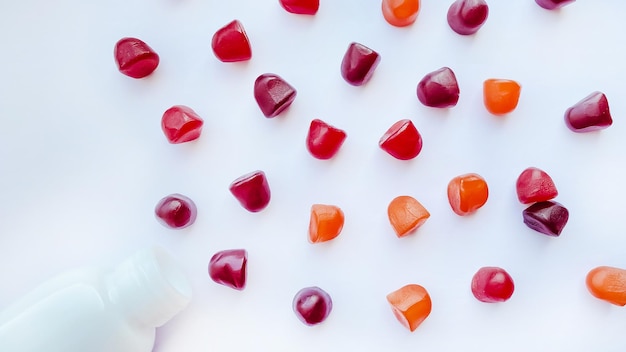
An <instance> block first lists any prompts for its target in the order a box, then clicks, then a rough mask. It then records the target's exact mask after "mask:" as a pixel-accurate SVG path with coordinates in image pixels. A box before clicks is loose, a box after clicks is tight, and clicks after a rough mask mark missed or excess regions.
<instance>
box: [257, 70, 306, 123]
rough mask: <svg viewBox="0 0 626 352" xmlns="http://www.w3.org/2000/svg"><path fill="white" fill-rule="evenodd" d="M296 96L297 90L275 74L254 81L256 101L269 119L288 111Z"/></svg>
mask: <svg viewBox="0 0 626 352" xmlns="http://www.w3.org/2000/svg"><path fill="white" fill-rule="evenodd" d="M296 94H297V91H296V90H295V88H293V87H292V86H291V85H290V84H289V83H287V82H286V81H285V80H284V79H282V77H280V76H278V75H275V74H273V73H265V74H262V75H260V76H259V77H257V79H256V80H255V81H254V99H255V100H256V102H257V104H258V105H259V108H260V109H261V112H263V115H265V117H267V118H271V117H276V116H278V115H279V114H280V113H281V112H283V110H285V109H287V108H288V107H289V105H291V103H293V101H294V99H296Z"/></svg>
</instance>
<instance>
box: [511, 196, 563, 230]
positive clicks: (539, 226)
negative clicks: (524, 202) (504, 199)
mask: <svg viewBox="0 0 626 352" xmlns="http://www.w3.org/2000/svg"><path fill="white" fill-rule="evenodd" d="M522 215H523V218H524V224H526V226H528V227H529V228H531V229H533V230H535V231H537V232H540V233H543V234H545V235H548V236H554V237H557V236H559V235H560V234H561V231H563V228H564V227H565V225H566V224H567V220H568V219H569V211H568V210H567V209H566V208H565V207H564V206H562V205H561V204H559V203H557V202H554V201H545V202H537V203H535V204H533V205H531V206H529V207H528V208H526V209H524V211H523V213H522Z"/></svg>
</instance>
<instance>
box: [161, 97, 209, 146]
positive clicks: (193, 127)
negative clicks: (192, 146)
mask: <svg viewBox="0 0 626 352" xmlns="http://www.w3.org/2000/svg"><path fill="white" fill-rule="evenodd" d="M203 124H204V121H203V120H202V118H201V117H200V116H198V114H196V112H195V111H193V109H191V108H190V107H187V106H184V105H175V106H172V107H171V108H169V109H167V110H166V111H165V112H164V113H163V117H162V118H161V129H162V130H163V133H164V134H165V137H166V138H167V140H168V141H169V142H170V143H172V144H179V143H185V142H190V141H193V140H195V139H198V138H199V137H200V133H201V132H202V125H203Z"/></svg>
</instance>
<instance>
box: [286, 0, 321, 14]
mask: <svg viewBox="0 0 626 352" xmlns="http://www.w3.org/2000/svg"><path fill="white" fill-rule="evenodd" d="M279 2H280V5H281V6H282V7H283V8H284V9H285V10H286V11H287V12H291V13H295V14H297V15H315V14H316V13H317V10H319V7H320V0H279Z"/></svg>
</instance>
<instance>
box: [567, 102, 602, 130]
mask: <svg viewBox="0 0 626 352" xmlns="http://www.w3.org/2000/svg"><path fill="white" fill-rule="evenodd" d="M565 124H566V125H567V127H568V128H569V129H570V130H572V131H574V132H591V131H597V130H602V129H605V128H607V127H609V126H611V125H612V124H613V119H612V118H611V111H610V110H609V102H608V100H607V99H606V96H605V95H604V94H603V93H601V92H593V93H591V94H589V95H588V96H587V97H585V98H584V99H583V100H581V101H579V102H578V103H576V105H574V106H572V107H570V108H569V109H567V111H565Z"/></svg>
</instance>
